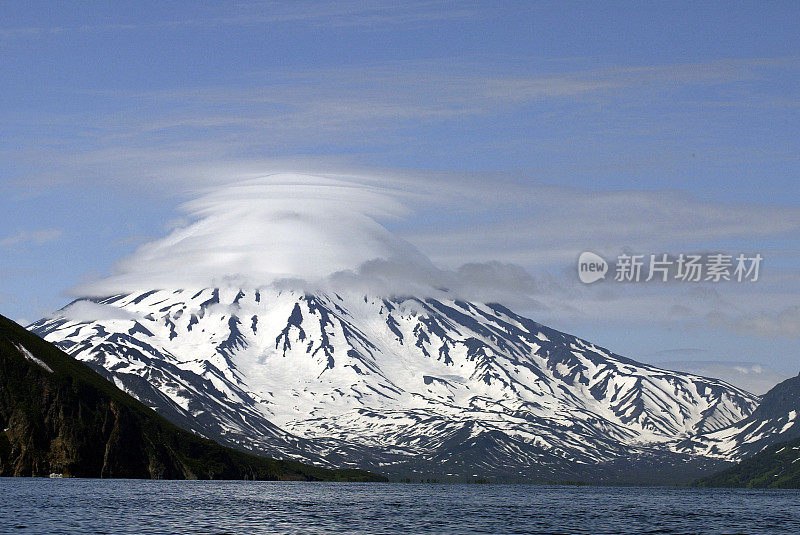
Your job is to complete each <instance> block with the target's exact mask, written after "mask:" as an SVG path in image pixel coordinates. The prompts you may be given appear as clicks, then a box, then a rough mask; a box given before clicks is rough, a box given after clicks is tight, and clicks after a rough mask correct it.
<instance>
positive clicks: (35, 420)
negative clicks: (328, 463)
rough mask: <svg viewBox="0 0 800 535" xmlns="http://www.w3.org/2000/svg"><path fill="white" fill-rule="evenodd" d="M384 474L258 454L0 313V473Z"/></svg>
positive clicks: (367, 477) (369, 477)
mask: <svg viewBox="0 0 800 535" xmlns="http://www.w3.org/2000/svg"><path fill="white" fill-rule="evenodd" d="M51 473H57V474H62V475H64V476H69V477H107V478H154V479H253V480H321V481H383V480H385V478H383V477H382V476H378V475H375V474H371V473H369V472H365V471H361V470H327V469H323V468H319V467H314V466H309V465H306V464H303V463H300V462H296V461H283V460H274V459H268V458H264V457H257V456H254V455H250V454H247V453H243V452H240V451H237V450H234V449H231V448H226V447H223V446H220V445H219V444H217V443H215V442H212V441H210V440H207V439H204V438H200V437H198V436H196V435H193V434H191V433H189V432H187V431H184V430H182V429H180V428H178V427H176V426H175V425H173V424H171V423H169V422H168V421H167V420H165V419H164V418H162V417H161V416H159V415H158V414H156V413H155V412H154V411H153V410H151V409H150V408H148V407H146V406H145V405H143V404H141V403H139V402H138V401H137V400H135V399H134V398H132V397H131V396H129V395H128V394H126V393H124V392H123V391H121V390H119V389H118V388H117V387H116V386H114V385H113V384H112V383H110V382H109V381H107V380H106V379H104V378H103V377H101V376H100V375H98V374H97V373H95V372H94V371H93V370H91V369H90V368H89V367H88V366H86V365H84V364H82V363H81V362H78V361H76V360H75V359H73V358H72V357H70V356H69V355H67V354H66V353H64V352H62V351H61V350H59V349H58V348H57V347H55V346H54V345H52V344H50V343H48V342H46V341H44V340H42V339H41V338H39V337H37V336H35V335H33V334H31V333H29V332H28V331H26V330H25V329H24V328H22V327H20V326H19V325H17V324H16V323H14V322H13V321H11V320H9V319H7V318H5V317H3V316H0V476H47V475H49V474H51Z"/></svg>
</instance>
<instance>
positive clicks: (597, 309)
mask: <svg viewBox="0 0 800 535" xmlns="http://www.w3.org/2000/svg"><path fill="white" fill-rule="evenodd" d="M698 4H701V5H698ZM0 7H2V13H3V16H2V18H0V88H2V90H1V91H0V120H2V124H3V136H2V140H1V141H0V310H2V313H3V314H4V315H7V316H10V317H12V318H15V319H27V320H34V319H37V318H38V317H40V316H42V315H44V314H47V313H48V312H49V311H51V310H53V309H54V308H58V307H60V306H62V305H63V304H65V303H66V302H67V301H68V300H69V299H71V297H70V296H69V293H70V291H69V290H70V288H74V287H75V286H78V285H81V284H84V283H86V282H87V281H92V280H95V279H97V278H98V277H102V276H103V275H105V274H107V273H109V270H110V269H111V267H112V266H113V265H114V264H115V263H116V262H117V261H118V260H119V259H120V258H122V257H125V256H126V255H129V254H131V253H133V252H134V251H135V250H136V248H137V247H138V246H140V245H141V244H143V243H146V242H148V241H151V240H153V239H156V238H159V237H161V236H164V235H165V234H167V233H168V232H169V231H170V230H171V229H172V228H174V227H175V226H180V225H181V224H182V220H181V218H182V217H185V214H182V213H181V212H180V211H179V210H177V207H178V206H179V205H180V204H181V203H182V202H184V201H185V200H187V199H190V198H193V197H194V196H196V195H197V194H198V192H199V191H200V190H201V189H202V188H205V187H209V186H211V187H216V186H218V185H219V184H223V183H225V182H226V181H230V180H233V179H234V178H235V177H237V176H241V175H243V174H245V175H246V174H254V173H259V172H262V173H267V172H272V171H276V170H278V171H286V170H292V171H301V172H322V173H332V172H335V173H345V174H346V173H357V174H359V175H369V176H373V177H377V178H376V180H381V179H383V180H389V179H391V180H396V181H401V182H402V183H403V184H405V185H406V187H407V188H408V187H409V185H411V186H410V188H411V189H414V187H419V188H420V189H424V190H425V191H426V193H427V197H426V199H425V200H424V201H420V202H413V201H412V202H410V203H409V204H410V210H411V212H412V214H413V217H407V218H403V219H400V220H387V221H385V222H384V223H385V225H386V226H387V227H389V228H390V229H391V230H393V231H394V232H396V233H397V234H398V235H400V236H402V237H404V238H405V239H407V240H409V241H410V242H411V243H413V244H414V245H416V246H417V247H419V248H420V250H422V251H423V252H424V253H425V254H427V255H428V256H429V257H430V258H431V259H432V260H433V261H434V262H436V263H437V264H438V265H442V266H446V267H454V266H458V265H459V264H462V263H465V262H470V261H480V262H486V261H493V260H495V261H501V262H510V263H514V264H518V265H520V266H522V267H523V268H525V269H526V270H528V271H529V272H530V273H531V274H532V275H533V277H534V278H536V279H537V280H539V281H540V282H541V281H552V284H551V285H550V286H547V285H546V284H540V287H543V286H547V287H548V288H551V291H550V293H548V295H547V296H541V299H540V301H542V302H547V303H549V305H548V306H543V307H542V308H541V309H535V308H531V310H530V311H528V312H529V313H530V314H531V315H532V316H534V317H536V319H539V320H541V321H543V322H545V323H550V324H552V325H553V326H555V327H559V328H563V329H566V330H570V331H571V332H574V333H576V334H579V335H582V336H584V337H586V338H589V339H591V340H593V341H597V342H599V343H602V344H604V345H606V346H608V347H611V348H613V349H615V350H617V351H618V352H622V353H624V354H627V355H630V356H632V357H634V358H640V359H641V360H647V361H651V362H656V361H661V360H665V361H669V360H674V361H678V360H680V361H688V360H695V361H736V362H740V361H741V362H755V363H762V364H764V365H765V366H768V367H770V368H771V369H773V370H775V371H776V372H777V373H780V374H783V375H786V374H795V373H797V372H798V371H800V353H798V351H797V349H796V347H797V342H798V339H799V338H800V312H798V311H800V308H798V307H800V302H799V301H798V297H797V296H798V295H800V255H799V254H798V251H800V243H798V238H797V236H798V233H797V231H798V230H800V179H799V178H800V176H799V174H798V171H800V165H799V164H798V154H800V146H799V145H800V141H798V139H800V135H799V134H800V113H798V105H799V104H800V100H798V95H800V38H798V32H797V26H798V22H800V4H798V3H797V2H770V3H767V4H765V3H761V2H736V3H721V2H708V3H696V2H694V3H692V2H685V3H683V2H669V3H667V2H664V3H648V5H644V6H643V5H641V4H640V3H632V2H604V3H585V2H581V3H577V2H576V3H569V2H567V3H563V2H497V3H493V2H406V3H395V2H385V3H384V2H370V3H366V2H347V1H344V2H331V3H305V2H285V3H281V2H264V3H262V2H244V3H236V2H229V3H225V4H216V3H194V2H192V3H175V2H135V3H123V2H109V3H105V4H104V3H98V2H92V3H67V2H64V3H58V4H53V3H36V2H3V3H2V6H0ZM381 177H383V178H381ZM387 177H389V178H387ZM415 185H416V186H415ZM576 206H580V207H582V208H581V209H580V210H578V209H577V208H575V207H576ZM654 210H655V212H654ZM656 212H657V213H656ZM561 218H565V219H566V220H564V221H562V220H561ZM612 223H613V224H612ZM621 229H624V230H621ZM626 247H630V248H634V249H635V250H637V251H638V252H641V253H645V254H649V253H659V252H662V251H669V252H675V253H679V252H692V251H693V250H703V251H706V250H717V249H720V250H726V251H731V252H734V253H735V252H740V251H743V252H750V251H761V252H762V253H763V254H764V256H765V258H766V260H765V272H764V279H763V281H761V283H760V284H753V285H750V286H747V287H743V286H735V285H722V286H717V287H713V288H706V289H705V290H704V291H705V293H704V294H703V297H698V295H699V294H700V293H703V292H700V291H699V290H694V289H693V290H691V292H694V293H693V294H692V293H691V292H689V293H687V292H688V290H687V289H685V288H683V287H675V289H673V287H670V288H669V289H663V288H662V289H656V290H651V289H649V288H648V289H639V288H628V287H624V288H622V287H611V286H605V287H603V286H602V285H601V286H599V287H598V288H600V289H596V290H594V289H587V288H581V287H579V283H578V282H577V281H576V279H575V277H574V266H573V265H572V263H571V261H570V259H571V258H573V257H575V258H576V257H577V255H578V254H579V253H580V252H581V251H582V250H585V249H593V248H594V249H597V250H598V251H600V252H604V253H606V254H609V255H615V254H618V253H619V252H620V251H621V250H623V249H624V248H626ZM573 285H575V286H576V287H573ZM552 288H557V289H552ZM545 293H547V292H545ZM709 295H712V297H713V298H710V297H709ZM548 299H549V301H548ZM676 300H681V302H684V303H686V304H687V305H688V306H689V307H690V308H692V309H693V310H694V315H693V316H691V317H689V318H688V319H687V318H684V320H683V321H677V320H674V319H671V318H670V317H669V314H668V313H663V314H661V313H654V312H653V311H654V310H656V309H658V310H667V311H669V310H672V309H671V308H669V307H674V306H675V301H676ZM701 301H702V303H701ZM599 303H600V304H602V303H606V304H607V306H606V305H603V306H600V305H599ZM560 304H563V306H560ZM654 348H655V349H654ZM672 350H681V351H678V352H674V351H672ZM665 351H666V352H667V353H664V352H665ZM670 351H672V352H670Z"/></svg>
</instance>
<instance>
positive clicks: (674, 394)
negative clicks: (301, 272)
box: [31, 287, 758, 477]
mask: <svg viewBox="0 0 800 535" xmlns="http://www.w3.org/2000/svg"><path fill="white" fill-rule="evenodd" d="M93 318H104V319H94V320H93ZM31 329H32V330H33V331H34V332H36V333H37V334H39V335H40V336H42V337H44V338H45V339H46V340H48V341H51V342H54V343H56V344H57V345H58V346H59V347H60V348H62V349H63V350H65V351H67V352H68V353H70V354H71V355H73V356H74V357H76V358H77V359H80V360H82V361H84V362H86V363H88V364H90V365H91V366H93V367H94V368H95V369H97V370H98V371H100V372H101V373H103V374H104V375H106V376H107V377H108V378H109V379H111V380H113V381H114V382H115V383H116V384H117V385H118V386H119V387H121V388H123V389H125V390H126V391H128V392H129V393H131V394H132V395H134V396H135V397H137V398H139V399H140V400H142V401H143V402H145V403H147V404H148V405H150V406H152V407H153V408H155V409H156V410H157V411H159V412H160V413H162V414H163V415H165V416H166V417H167V418H169V419H171V420H173V421H175V422H176V423H178V424H179V425H181V426H183V427H186V428H188V429H191V430H193V431H195V432H197V433H200V434H203V435H206V436H209V437H211V438H214V439H217V440H220V441H222V442H224V443H227V444H232V445H236V446H239V447H243V448H247V449H251V450H255V451H261V452H265V453H269V454H271V455H282V456H293V457H298V458H302V459H305V460H311V461H315V462H322V463H326V464H339V465H359V466H363V467H368V468H375V467H379V468H380V469H381V470H383V472H384V473H401V472H406V473H409V472H411V473H413V472H415V471H416V472H424V471H426V470H430V469H431V467H435V468H436V470H437V472H438V473H441V474H443V475H448V474H452V475H466V476H472V475H476V474H487V473H502V474H505V475H507V476H509V475H512V476H513V475H515V474H516V475H520V476H521V477H522V476H530V475H532V474H538V475H542V474H548V473H549V474H553V473H556V472H558V473H561V474H564V473H569V474H578V473H580V470H581V469H582V468H581V467H583V468H584V469H585V470H596V469H597V467H598V466H602V465H603V464H607V463H620V462H629V461H630V462H633V461H631V459H636V458H644V457H647V456H648V455H656V454H657V455H662V454H663V455H668V453H667V450H668V448H667V447H666V446H665V445H666V444H667V443H674V442H675V441H676V440H680V439H685V438H687V437H690V436H694V435H698V434H700V435H706V434H709V433H713V432H715V431H719V430H722V429H725V428H728V427H729V426H731V425H732V424H734V423H736V422H738V421H740V420H742V419H743V418H746V417H748V416H749V415H750V414H751V413H752V412H753V410H754V409H755V407H756V405H757V403H758V398H757V397H756V396H753V395H752V394H749V393H748V392H745V391H743V390H740V389H738V388H735V387H733V386H731V385H729V384H727V383H724V382H722V381H718V380H714V379H708V378H704V377H699V376H696V375H692V374H687V373H680V372H672V371H667V370H662V369H659V368H655V367H652V366H648V365H645V364H641V363H637V362H635V361H633V360H630V359H627V358H624V357H621V356H619V355H615V354H614V353H612V352H610V351H608V350H606V349H603V348H601V347H598V346H595V345H594V344H591V343H589V342H586V341H584V340H581V339H579V338H576V337H573V336H570V335H567V334H564V333H561V332H558V331H556V330H553V329H550V328H547V327H545V326H543V325H541V324H539V323H536V322H534V321H532V320H529V319H526V318H524V317H521V316H519V315H517V314H515V313H513V312H511V311H510V310H508V309H507V308H505V307H503V306H501V305H497V304H479V303H469V302H464V301H460V300H446V299H433V298H428V299H416V298H405V299H401V298H393V299H383V298H371V297H364V296H363V295H353V294H347V293H341V294H339V293H332V292H331V293H325V292H317V293H314V294H307V293H304V292H293V291H288V290H279V289H277V288H274V287H268V288H260V289H240V288H235V289H224V288H211V289H205V290H201V291H186V290H175V291H165V290H157V291H149V292H144V293H132V294H126V295H115V296H111V297H107V298H104V299H91V300H89V299H86V300H79V301H76V302H73V303H72V304H71V305H69V306H68V307H65V309H62V311H61V313H60V314H56V315H54V316H53V317H52V318H49V319H43V320H41V321H39V322H37V323H35V324H33V325H32V326H31ZM685 458H686V457H680V459H683V460H685ZM675 459H679V458H678V457H675ZM675 462H682V461H679V460H675Z"/></svg>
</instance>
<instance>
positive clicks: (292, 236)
mask: <svg viewBox="0 0 800 535" xmlns="http://www.w3.org/2000/svg"><path fill="white" fill-rule="evenodd" d="M393 193H397V192H392V191H391V190H389V189H385V188H379V187H376V186H374V185H369V184H365V183H358V182H355V181H350V180H344V179H341V178H335V177H326V176H308V175H292V174H277V175H269V176H265V177H261V178H257V179H251V180H247V181H243V182H239V183H235V184H229V185H226V186H221V187H218V188H215V189H212V190H208V191H207V192H206V193H205V194H203V195H202V196H200V197H199V198H197V199H195V200H193V201H190V202H188V203H186V204H184V205H183V206H182V207H181V209H182V210H183V211H184V212H185V213H186V215H187V216H188V218H189V220H190V221H191V223H189V224H187V225H186V226H184V227H181V228H178V229H175V230H173V231H172V232H171V233H170V234H169V235H168V236H166V237H164V238H162V239H159V240H156V241H153V242H150V243H147V244H145V245H143V246H141V247H140V248H139V249H138V250H137V251H136V252H135V253H134V254H133V255H131V256H129V257H127V258H125V259H123V260H122V261H120V262H119V263H118V264H117V265H116V266H115V268H114V273H113V274H112V275H111V276H110V277H108V278H105V279H103V280H99V281H96V282H93V283H90V284H87V285H85V286H83V287H80V288H77V289H76V291H77V292H79V293H81V294H82V295H94V296H100V295H109V294H112V293H116V292H132V291H138V290H143V289H153V288H202V287H208V286H213V285H220V284H226V283H228V284H247V285H252V286H261V285H269V284H272V283H275V282H277V281H281V280H286V279H292V280H301V281H305V282H307V283H317V282H320V281H323V280H325V279H326V278H328V277H330V276H331V275H333V274H335V273H339V272H347V271H355V270H357V269H358V268H359V266H361V265H363V264H365V263H367V262H370V261H375V260H383V261H392V262H394V261H402V262H404V263H409V262H411V263H413V264H417V265H424V266H429V262H428V261H427V259H425V258H424V257H423V256H422V255H421V254H420V253H419V252H418V251H416V249H414V247H413V246H411V245H410V244H409V243H407V242H405V241H403V240H402V239H400V238H398V237H396V236H393V235H392V234H391V233H390V232H389V231H388V230H387V229H386V228H385V227H383V226H382V225H381V224H380V223H379V222H378V220H379V219H387V218H395V217H400V216H402V215H403V214H405V213H407V212H406V209H405V208H404V207H403V205H402V204H401V203H400V202H399V201H398V200H397V196H396V195H393Z"/></svg>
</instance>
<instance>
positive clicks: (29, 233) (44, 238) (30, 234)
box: [0, 228, 64, 247]
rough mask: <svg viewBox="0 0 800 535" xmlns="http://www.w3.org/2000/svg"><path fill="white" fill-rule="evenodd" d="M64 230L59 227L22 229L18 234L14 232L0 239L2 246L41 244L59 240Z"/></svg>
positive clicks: (0, 245)
mask: <svg viewBox="0 0 800 535" xmlns="http://www.w3.org/2000/svg"><path fill="white" fill-rule="evenodd" d="M63 234H64V233H63V231H61V230H59V229H52V228H50V229H38V230H20V231H19V232H17V233H16V234H12V235H11V236H8V237H6V238H2V239H0V247H10V246H13V245H20V244H26V243H32V244H36V245H41V244H44V243H48V242H52V241H54V240H57V239H58V238H60V237H61V236H62V235H63Z"/></svg>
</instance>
